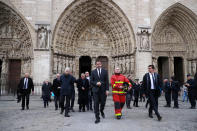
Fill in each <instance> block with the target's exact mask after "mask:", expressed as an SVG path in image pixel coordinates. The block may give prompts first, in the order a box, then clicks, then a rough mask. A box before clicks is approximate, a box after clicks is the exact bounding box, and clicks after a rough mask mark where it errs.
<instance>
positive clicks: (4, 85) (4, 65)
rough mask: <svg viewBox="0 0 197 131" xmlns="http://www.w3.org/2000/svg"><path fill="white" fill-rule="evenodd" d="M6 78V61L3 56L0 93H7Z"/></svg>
mask: <svg viewBox="0 0 197 131" xmlns="http://www.w3.org/2000/svg"><path fill="white" fill-rule="evenodd" d="M7 80H8V61H7V60H6V59H5V58H3V59H2V69H1V85H0V86H1V92H0V94H1V95H2V94H7V92H6V88H7Z"/></svg>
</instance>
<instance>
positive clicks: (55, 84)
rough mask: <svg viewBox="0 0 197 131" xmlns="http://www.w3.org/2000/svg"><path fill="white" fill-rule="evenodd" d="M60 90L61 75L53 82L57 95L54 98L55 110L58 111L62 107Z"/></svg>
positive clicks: (54, 91)
mask: <svg viewBox="0 0 197 131" xmlns="http://www.w3.org/2000/svg"><path fill="white" fill-rule="evenodd" d="M60 89H61V83H60V74H57V75H56V78H55V79H54V80H53V93H54V95H55V97H54V101H55V110H58V107H60Z"/></svg>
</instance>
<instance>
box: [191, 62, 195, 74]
mask: <svg viewBox="0 0 197 131" xmlns="http://www.w3.org/2000/svg"><path fill="white" fill-rule="evenodd" d="M195 73H196V62H195V61H192V75H195Z"/></svg>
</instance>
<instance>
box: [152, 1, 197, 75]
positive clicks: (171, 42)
mask: <svg viewBox="0 0 197 131" xmlns="http://www.w3.org/2000/svg"><path fill="white" fill-rule="evenodd" d="M196 30H197V16H196V15H195V14H194V13H193V12H192V11H191V10H189V9H188V8H187V7H185V6H184V5H182V4H180V3H177V4H174V5H173V6H171V7H169V8H168V9H167V10H166V11H164V13H162V15H161V16H160V17H159V19H158V20H157V22H156V24H155V26H154V29H153V33H152V37H151V43H152V53H153V56H155V57H159V56H165V57H169V58H170V59H169V60H170V65H169V66H170V68H169V72H170V75H171V76H172V75H174V59H173V58H174V57H181V58H184V60H188V59H189V60H188V65H187V67H186V68H184V69H186V70H183V72H185V74H187V73H191V74H194V72H196V62H195V61H193V60H192V59H194V58H196V56H194V54H197V45H196V43H197V32H196Z"/></svg>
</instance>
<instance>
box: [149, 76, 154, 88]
mask: <svg viewBox="0 0 197 131" xmlns="http://www.w3.org/2000/svg"><path fill="white" fill-rule="evenodd" d="M153 75H154V73H153V74H151V73H149V76H150V82H151V90H154V89H155V86H154V80H153Z"/></svg>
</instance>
